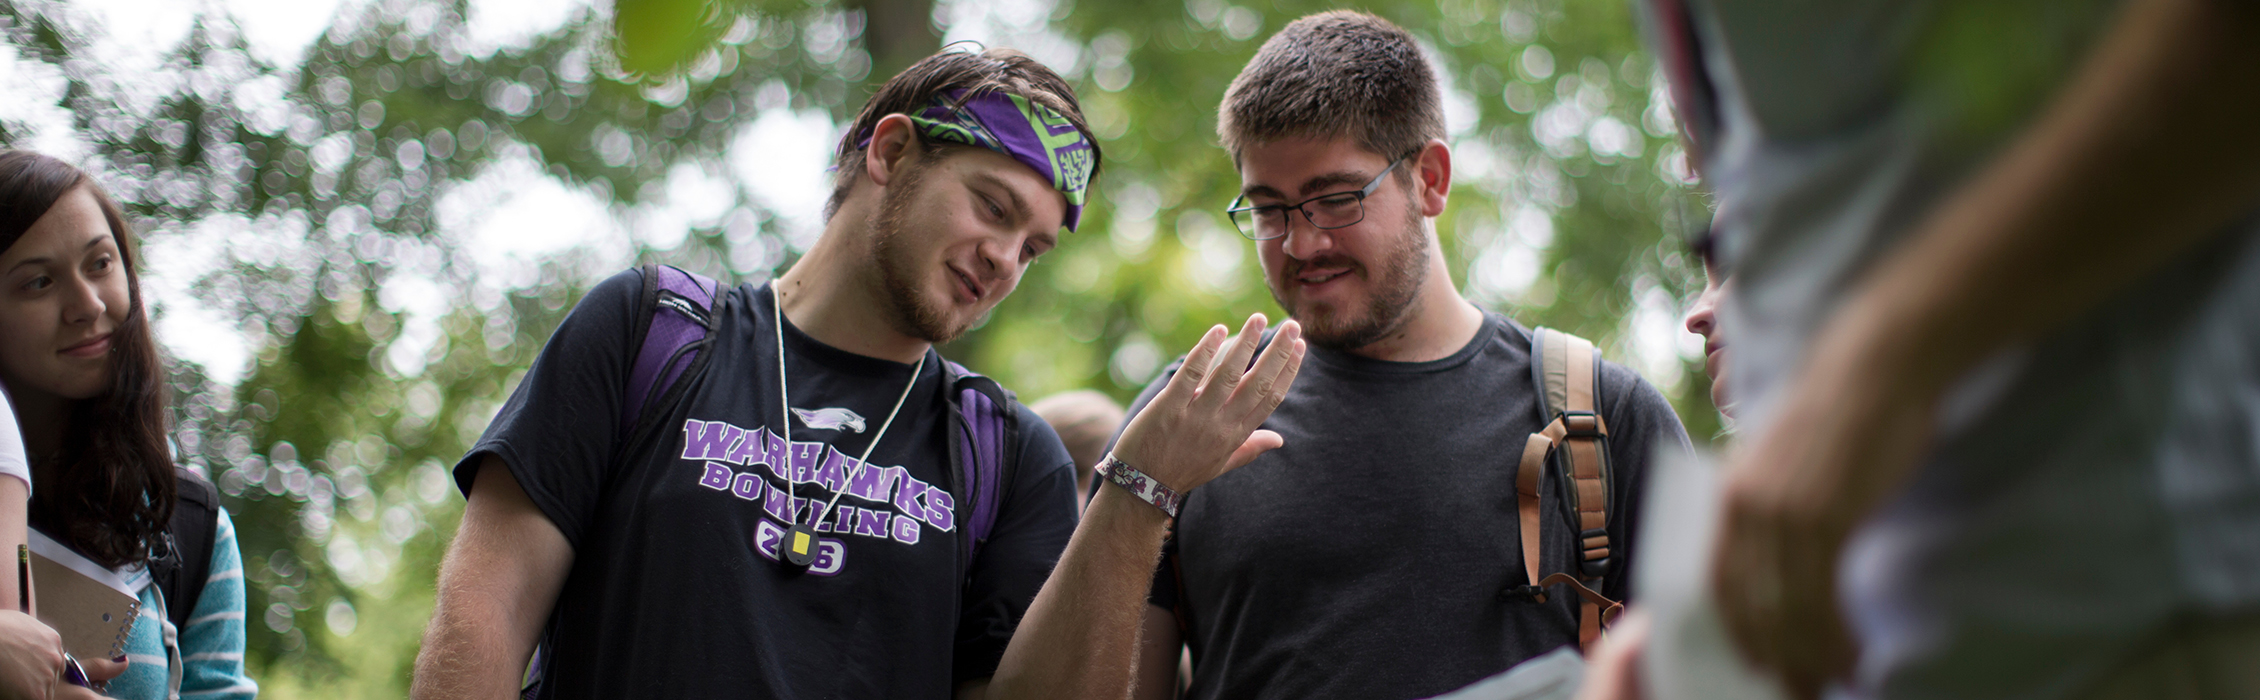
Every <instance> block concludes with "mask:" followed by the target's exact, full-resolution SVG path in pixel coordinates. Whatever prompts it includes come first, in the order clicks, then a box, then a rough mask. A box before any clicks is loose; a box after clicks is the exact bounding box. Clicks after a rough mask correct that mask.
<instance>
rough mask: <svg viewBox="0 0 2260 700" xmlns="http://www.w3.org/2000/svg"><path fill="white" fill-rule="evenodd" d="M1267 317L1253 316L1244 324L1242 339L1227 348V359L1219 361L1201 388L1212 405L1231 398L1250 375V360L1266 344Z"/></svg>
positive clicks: (1241, 330)
mask: <svg viewBox="0 0 2260 700" xmlns="http://www.w3.org/2000/svg"><path fill="white" fill-rule="evenodd" d="M1264 325H1265V319H1264V317H1263V314H1250V315H1248V321H1247V322H1246V323H1243V324H1240V335H1239V337H1238V338H1237V339H1236V340H1235V341H1234V342H1233V343H1232V344H1231V345H1230V346H1228V347H1227V349H1226V350H1225V352H1224V356H1223V357H1220V358H1217V360H1216V369H1215V371H1213V372H1211V373H1210V374H1209V376H1208V378H1207V379H1208V381H1207V382H1206V383H1203V384H1202V385H1201V396H1202V397H1203V398H1205V399H1206V400H1207V402H1208V403H1210V404H1211V405H1214V404H1221V403H1223V402H1224V401H1225V400H1227V399H1229V398H1230V397H1231V395H1232V391H1233V389H1234V388H1235V387H1237V386H1239V384H1240V379H1241V377H1243V376H1245V375H1246V374H1247V373H1248V360H1249V359H1250V358H1252V357H1254V356H1255V354H1256V346H1258V345H1262V344H1263V328H1264Z"/></svg>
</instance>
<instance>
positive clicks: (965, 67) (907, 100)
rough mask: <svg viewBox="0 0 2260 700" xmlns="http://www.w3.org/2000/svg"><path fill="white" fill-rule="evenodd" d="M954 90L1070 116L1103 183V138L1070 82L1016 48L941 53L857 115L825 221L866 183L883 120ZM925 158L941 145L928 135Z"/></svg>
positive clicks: (836, 153) (835, 157)
mask: <svg viewBox="0 0 2260 700" xmlns="http://www.w3.org/2000/svg"><path fill="white" fill-rule="evenodd" d="M951 90H964V91H965V97H966V98H972V97H976V96H979V95H982V94H985V93H989V92H993V91H1002V92H1005V93H1007V94H1012V95H1019V96H1021V97H1023V98H1026V99H1027V100H1028V101H1030V102H1034V103H1037V104H1040V105H1043V106H1045V107H1050V108H1051V109H1052V111H1054V112H1058V113H1059V114H1060V116H1063V117H1066V118H1067V121H1068V123H1071V124H1074V125H1075V130H1076V131H1080V132H1083V139H1084V140H1086V141H1089V142H1090V144H1091V181H1092V182H1097V181H1098V179H1099V164H1100V163H1101V162H1102V160H1103V159H1102V158H1100V155H1099V137H1098V135H1096V134H1093V133H1091V125H1090V123H1089V122H1087V121H1085V120H1084V119H1083V104H1082V103H1081V102H1078V101H1076V99H1075V88H1073V87H1071V86H1069V85H1068V84H1067V80H1066V79H1063V78H1061V77H1059V74H1058V73H1055V72H1052V69H1051V68H1048V67H1046V66H1045V65H1044V64H1042V63H1039V62H1037V61H1036V59H1033V58H1029V57H1028V55H1027V54H1024V53H1021V52H1018V51H1014V50H1012V49H985V50H982V51H979V52H973V51H965V50H960V49H950V48H944V49H942V52H941V53H937V54H934V55H932V56H928V57H926V60H923V61H919V62H918V63H917V64H916V65H912V66H911V67H909V68H906V69H903V71H902V72H901V73H897V74H895V77H893V78H890V79H888V80H887V84H886V85H883V86H880V87H879V92H878V94H875V95H872V96H871V101H870V102H866V103H864V105H863V112H862V113H860V114H857V115H855V123H854V124H852V125H849V126H848V130H847V134H846V135H845V136H843V137H842V138H841V139H840V144H839V147H838V148H836V149H834V150H833V154H832V171H833V173H832V198H831V200H830V201H827V202H825V203H824V219H825V220H827V221H829V220H831V218H832V215H833V214H837V213H839V211H840V205H841V204H844V203H846V202H847V196H848V191H849V190H851V189H853V188H854V186H855V182H856V180H858V179H861V178H862V173H863V152H864V147H863V143H864V139H866V138H869V137H870V135H871V131H872V129H874V128H877V127H878V125H879V120H881V119H885V118H887V115H890V114H913V113H916V112H918V111H919V110H921V109H924V108H925V107H926V104H927V103H929V102H933V101H934V97H935V96H937V95H940V94H942V93H945V92H949V91H951ZM916 133H917V132H916V130H913V131H912V134H913V135H914V136H915V137H916V138H917V139H918V143H919V145H920V146H921V147H923V149H924V152H925V153H929V154H931V153H933V152H934V151H935V149H936V148H937V147H938V146H941V145H943V144H935V143H932V142H929V141H927V140H926V139H925V137H923V136H916Z"/></svg>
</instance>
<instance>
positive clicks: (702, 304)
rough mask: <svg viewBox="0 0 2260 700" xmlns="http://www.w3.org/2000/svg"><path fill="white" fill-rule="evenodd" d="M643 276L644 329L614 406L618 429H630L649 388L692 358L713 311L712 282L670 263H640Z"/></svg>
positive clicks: (661, 385)
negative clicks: (623, 390) (623, 389)
mask: <svg viewBox="0 0 2260 700" xmlns="http://www.w3.org/2000/svg"><path fill="white" fill-rule="evenodd" d="M643 273H644V295H643V299H644V302H643V304H642V305H641V308H642V309H643V310H644V312H645V318H646V322H645V330H644V334H643V344H642V346H641V347H640V348H638V349H637V350H636V364H635V366H634V368H633V369H631V370H630V371H629V372H628V393H627V395H626V396H625V397H623V398H625V399H626V400H625V401H622V402H621V404H620V405H621V411H620V429H621V430H622V431H628V430H633V429H634V428H635V426H636V422H637V421H638V420H639V419H641V418H642V417H643V410H644V406H645V404H647V403H649V402H650V401H651V400H652V399H653V398H654V396H653V394H654V392H655V390H664V389H665V388H666V387H671V386H674V385H675V381H676V380H677V379H681V378H682V376H683V372H684V370H687V369H689V368H690V367H691V363H692V361H694V360H696V359H698V348H699V347H700V346H702V345H703V342H702V341H704V340H706V333H707V329H708V327H709V326H710V325H711V322H710V321H709V320H708V319H707V310H709V309H712V308H714V295H715V292H716V291H717V290H718V289H719V285H717V284H716V283H715V281H714V280H712V279H709V278H707V277H705V276H702V275H699V274H696V273H692V272H685V271H683V270H681V269H678V268H676V267H674V266H671V265H646V266H644V269H643Z"/></svg>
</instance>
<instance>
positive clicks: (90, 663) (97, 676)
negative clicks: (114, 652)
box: [78, 659, 127, 682]
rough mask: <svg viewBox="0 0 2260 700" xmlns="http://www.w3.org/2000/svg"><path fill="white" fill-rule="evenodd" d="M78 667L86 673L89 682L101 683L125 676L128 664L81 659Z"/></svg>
mask: <svg viewBox="0 0 2260 700" xmlns="http://www.w3.org/2000/svg"><path fill="white" fill-rule="evenodd" d="M78 665H79V668H80V669H81V670H84V671H86V679H87V680H90V681H97V682H99V681H106V680H110V679H112V678H116V677H118V676H122V675H125V672H126V667H127V662H125V661H112V660H109V659H79V661H78Z"/></svg>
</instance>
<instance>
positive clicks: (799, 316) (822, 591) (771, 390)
mask: <svg viewBox="0 0 2260 700" xmlns="http://www.w3.org/2000/svg"><path fill="white" fill-rule="evenodd" d="M1080 109H1081V108H1080V106H1079V105H1078V103H1077V102H1076V100H1075V96H1074V94H1073V92H1072V91H1071V90H1070V88H1069V87H1068V85H1067V83H1066V82H1065V81H1063V80H1061V79H1060V77H1059V76H1058V75H1057V74H1055V73H1053V72H1052V71H1051V70H1050V69H1048V68H1045V67H1044V66H1042V65H1041V64H1038V63H1036V62H1035V61H1034V60H1033V59H1030V58H1028V57H1027V56H1025V55H1022V54H1020V53H1018V52H1014V51H1009V50H1003V49H992V50H988V51H982V52H978V53H976V52H966V51H955V50H950V51H944V52H942V53H940V54H936V55H934V56H931V57H929V58H927V59H925V60H923V61H920V62H919V63H918V64H917V65H914V66H912V67H910V68H909V69H906V70H905V71H904V72H903V73H901V74H899V75H897V76H895V77H894V78H892V79H890V80H889V81H887V83H886V85H885V86H883V87H882V88H880V90H879V92H878V93H877V94H876V95H874V96H873V98H872V99H871V101H870V102H869V104H868V105H867V106H866V107H865V108H864V110H863V112H862V113H861V114H860V115H858V116H857V118H856V120H855V122H854V123H853V125H852V126H850V128H849V129H848V130H847V132H846V134H845V135H844V138H843V140H842V141H841V143H840V146H839V148H838V150H837V152H836V159H835V163H836V166H837V175H836V180H835V189H834V191H833V195H832V198H831V201H830V203H829V205H828V206H827V208H826V211H827V217H826V225H825V231H824V234H823V237H822V238H821V239H819V240H818V241H817V243H816V245H815V246H814V247H813V248H811V249H810V250H809V251H808V253H807V255H805V256H803V257H801V258H800V260H799V261H797V262H795V263H794V265H793V267H792V268H791V269H790V270H787V271H786V272H785V273H784V274H783V275H781V276H779V277H778V278H777V279H776V280H775V281H773V282H771V283H768V284H762V285H758V286H757V285H750V284H749V285H743V286H739V287H736V288H734V289H726V290H722V292H721V293H720V294H718V295H716V296H715V297H714V299H713V302H712V306H711V307H710V308H709V309H706V317H705V318H703V319H701V320H702V322H703V324H702V325H703V327H704V328H705V330H706V333H705V338H706V340H705V341H704V342H706V343H707V344H706V345H704V346H702V347H701V349H700V350H699V353H700V355H701V357H700V358H698V359H696V360H694V361H692V363H691V365H690V366H691V367H693V368H694V369H691V370H687V371H686V372H685V374H684V375H683V377H682V379H681V380H680V383H678V384H676V385H675V387H676V388H675V389H672V390H670V391H669V392H667V393H664V394H660V393H657V392H654V393H653V394H652V395H657V396H660V397H662V398H663V399H664V398H665V397H668V396H674V397H676V399H672V400H662V401H655V402H653V403H652V405H650V406H649V407H648V408H646V409H644V410H649V411H656V412H657V413H655V414H649V415H645V416H643V417H642V418H641V419H639V420H638V423H639V424H640V423H641V421H647V420H648V421H655V422H653V423H652V425H655V426H656V428H655V429H652V430H649V431H638V432H636V433H627V432H625V430H624V428H623V424H624V422H625V421H624V416H625V415H630V414H626V413H624V412H623V411H624V409H625V407H624V406H623V402H624V400H626V399H624V397H625V396H627V394H628V393H629V390H628V389H626V388H625V387H628V386H631V385H632V382H631V379H632V377H631V370H632V367H631V365H636V363H635V362H633V361H632V358H636V357H637V356H638V350H637V347H639V346H638V345H636V344H635V343H637V341H638V338H639V335H640V334H639V333H638V331H637V325H636V324H637V319H635V318H633V316H635V315H636V313H637V311H636V310H637V309H638V308H639V307H638V297H639V292H640V290H642V289H644V286H643V285H644V284H645V281H644V279H643V275H644V273H643V272H641V271H630V272H626V273H622V274H620V275H617V276H615V277H613V278H612V279H610V280H608V281H606V282H604V283H602V284H600V285H598V286H597V287H596V288H595V289H594V290H592V291H591V292H590V293H589V295H588V296H587V297H585V298H583V299H582V300H581V301H580V302H579V303H577V304H576V305H575V307H574V309H573V311H572V313H571V315H569V316H568V317H567V318H566V320H565V322H564V323H563V324H562V325H560V326H559V328H558V330H557V332H556V333H555V335H553V336H552V337H551V339H550V340H549V342H548V344H547V345H546V346H545V347H544V348H543V350H542V353H541V355H540V357H539V358H538V359H536V360H535V362H534V365H533V367H532V369H531V370H529V371H528V373H527V375H526V378H525V380H524V381H523V383H521V384H520V385H519V386H518V388H517V390H516V392H515V393H514V394H513V395H512V396H511V398H510V400H509V402H508V403H506V404H505V405H504V406H503V407H502V409H501V410H500V412H499V413H498V415H497V416H496V417H495V420H494V422H493V423H492V424H490V425H489V426H488V428H487V431H486V434H485V435H484V436H483V437H481V438H480V439H479V441H478V442H477V443H476V444H475V445H474V446H473V447H472V448H471V450H470V452H469V453H468V454H466V455H465V456H464V458H463V460H462V461H461V462H460V463H459V464H458V465H457V467H456V471H455V473H456V481H457V484H458V486H459V487H460V488H461V489H462V490H463V492H464V494H465V496H466V498H467V499H468V504H467V505H466V506H465V509H464V514H463V520H462V525H461V527H460V529H459V530H458V534H457V535H456V539H455V541H454V542H453V543H451V544H450V546H449V549H448V553H447V557H446V560H445V561H444V563H443V564H442V565H441V570H440V576H439V592H438V596H439V597H438V604H437V609H436V610H435V612H434V614H433V617H432V621H431V625H430V627H429V629H428V630H427V632H426V634H425V642H424V646H423V650H422V653H421V654H420V655H419V656H418V658H417V663H416V666H417V668H416V678H415V687H414V694H415V695H416V697H419V698H504V697H517V696H518V695H519V694H520V693H521V692H522V691H521V687H522V681H521V679H522V678H524V677H525V676H527V675H532V676H534V680H536V681H537V682H538V685H536V686H535V689H534V690H533V691H532V692H531V693H529V694H531V695H535V696H537V697H542V698H580V697H601V698H623V697H639V698H640V697H686V698H716V697H761V698H875V699H876V698H937V697H951V696H955V697H960V698H981V697H984V696H985V695H987V693H986V686H987V684H988V679H989V677H990V676H991V675H992V673H993V672H994V670H995V669H996V668H997V666H998V658H999V656H1000V655H1001V654H1003V653H1004V651H1005V645H1006V643H1007V640H1008V639H1012V638H1014V630H1015V626H1016V623H1018V622H1020V620H1021V618H1022V613H1023V611H1025V610H1027V609H1028V607H1029V604H1030V601H1031V599H1032V598H1033V597H1034V596H1035V595H1036V592H1037V589H1038V587H1039V586H1040V585H1042V584H1043V583H1044V581H1045V579H1046V576H1047V575H1048V574H1050V573H1051V572H1052V569H1053V565H1054V563H1055V562H1056V561H1057V560H1058V557H1059V556H1060V553H1061V550H1062V548H1063V547H1065V546H1066V545H1067V543H1068V538H1069V536H1070V534H1071V533H1072V532H1073V531H1074V529H1075V526H1076V511H1075V497H1074V496H1073V495H1072V494H1071V493H1070V491H1071V489H1072V488H1073V484H1074V465H1073V463H1072V460H1071V458H1070V457H1069V456H1068V453H1067V451H1066V450H1065V449H1064V448H1063V447H1062V446H1061V445H1060V442H1059V439H1058V437H1057V436H1056V435H1054V434H1053V432H1052V431H1051V429H1050V428H1049V427H1047V426H1045V424H1044V422H1043V421H1042V419H1040V418H1038V417H1036V416H1035V415H1034V414H1033V413H1032V412H1030V411H1029V410H1028V409H1027V408H1026V407H1025V406H1021V405H1019V404H1018V403H1017V402H1015V401H1011V400H1010V399H1009V398H1002V397H1001V392H1000V398H998V399H980V398H978V397H977V396H975V395H976V394H979V395H982V396H986V395H987V392H986V391H980V392H976V391H974V390H971V389H967V390H965V391H963V392H960V391H959V390H958V389H959V388H960V387H962V386H964V385H965V383H964V382H963V381H961V380H959V379H953V377H959V376H961V371H960V370H958V369H956V368H954V367H950V366H948V365H946V361H944V360H943V359H941V357H940V356H939V355H938V354H936V352H935V351H934V348H933V346H934V344H936V343H942V342H946V341H948V340H950V339H952V338H956V337H958V336H959V335H960V334H962V333H963V332H965V330H966V329H967V328H969V327H971V326H972V324H973V323H974V322H975V321H976V320H978V319H979V318H981V316H982V315H983V314H985V313H988V312H989V311H990V310H991V309H993V308H994V307H995V306H996V305H997V303H998V302H999V301H1001V300H1003V299H1004V298H1005V296H1006V295H1009V294H1011V293H1012V291H1013V289H1014V287H1015V286H1016V285H1018V284H1019V282H1020V279H1021V276H1022V274H1024V273H1025V272H1026V271H1027V269H1028V265H1029V264H1031V263H1033V262H1034V261H1035V260H1036V259H1037V258H1038V257H1039V256H1041V255H1043V254H1044V253H1045V252H1047V251H1049V250H1051V249H1052V247H1053V246H1054V245H1055V244H1056V243H1057V242H1058V240H1059V237H1060V236H1061V235H1063V234H1065V235H1072V233H1073V231H1074V230H1075V227H1076V224H1077V222H1078V221H1079V219H1080V216H1081V213H1082V204H1083V202H1084V201H1085V200H1084V195H1085V192H1086V191H1087V188H1088V186H1089V184H1090V183H1091V181H1092V179H1093V177H1094V176H1095V175H1096V173H1097V169H1098V166H1099V151H1098V146H1097V144H1096V142H1095V141H1093V140H1092V137H1091V135H1090V131H1089V129H1088V128H1087V127H1086V126H1085V123H1084V120H1083V117H1082V114H1081V111H1080ZM653 272H654V274H659V275H666V274H669V273H668V272H667V271H665V270H661V269H657V268H654V269H653ZM671 303H673V304H675V305H674V306H670V307H669V308H675V309H681V308H684V307H683V306H682V304H683V303H686V302H685V300H684V299H682V298H680V295H677V297H675V298H672V301H671ZM692 303H695V302H692ZM670 313H673V312H670ZM1290 325H1291V324H1290ZM1253 327H1255V328H1257V329H1259V330H1260V329H1261V327H1262V324H1261V322H1260V318H1259V320H1258V321H1256V322H1255V325H1254V326H1253ZM1224 336H1225V333H1224V331H1223V329H1222V328H1221V327H1219V328H1217V329H1215V330H1214V331H1213V332H1212V333H1210V335H1209V337H1208V338H1207V339H1206V340H1204V341H1203V344H1202V345H1200V346H1199V347H1197V348H1196V350H1195V352H1196V353H1200V352H1208V353H1210V354H1212V355H1213V354H1214V353H1216V352H1217V349H1218V348H1219V347H1221V345H1222V343H1223V339H1224ZM645 340H649V339H648V338H645ZM684 347H686V348H687V347H692V346H684ZM1280 354H1282V353H1273V355H1280ZM1239 357H1240V358H1241V360H1242V361H1243V362H1245V361H1246V357H1247V355H1245V354H1243V355H1240V356H1239ZM1280 362H1281V360H1279V359H1273V360H1271V364H1272V365H1274V366H1275V365H1278V364H1280ZM1232 374H1233V375H1234V376H1237V375H1238V373H1237V372H1234V373H1232ZM1276 374H1277V373H1276V372H1274V373H1273V376H1276ZM981 381H986V380H985V379H983V380H981ZM945 382H949V384H948V386H947V388H945ZM654 386H659V385H654ZM1211 395H1213V396H1222V395H1223V392H1219V393H1214V394H1211ZM637 398H639V399H640V398H641V397H637ZM976 401H989V402H990V403H987V404H983V405H987V406H995V405H996V403H995V402H996V401H1002V402H1003V403H1005V404H1009V405H1008V406H1007V407H1006V410H1008V411H1009V413H1008V414H1005V415H1003V416H1001V418H1000V420H1003V421H1007V422H1010V423H1013V424H1016V425H1017V426H1018V427H1017V429H1016V430H1014V431H1012V432H1011V435H1012V436H1014V437H1008V438H1005V440H1007V441H1008V442H1006V443H1005V444H996V445H994V447H995V449H996V450H997V451H999V452H1002V453H1004V454H1005V455H1006V456H1005V457H1004V459H1006V460H1007V461H1006V462H1005V464H1006V465H1007V466H1005V467H1003V469H1002V470H1001V471H1000V472H993V473H991V476H994V477H995V478H994V479H991V480H989V481H988V488H989V490H988V491H986V492H982V493H985V494H986V495H983V496H981V501H980V503H979V505H978V506H975V505H974V504H973V501H971V500H970V499H971V497H972V496H971V494H970V493H969V492H968V491H966V490H965V489H967V488H970V487H968V486H965V485H963V484H960V483H959V482H963V481H968V480H970V479H971V477H970V476H968V474H970V473H971V472H969V471H967V472H958V473H953V471H955V470H953V469H952V465H953V464H957V463H956V462H953V461H952V460H953V459H956V458H957V454H958V453H956V452H955V451H956V450H957V448H958V447H959V446H960V441H961V440H972V439H975V437H977V436H974V435H970V434H968V432H969V431H968V430H967V429H965V426H966V424H967V423H968V421H964V420H960V416H963V415H969V414H970V413H971V412H973V411H976V410H979V409H976V408H969V406H972V405H974V402H976ZM1247 407H1248V406H1247V404H1246V403H1245V402H1239V403H1218V404H1214V405H1211V404H1195V405H1187V406H1184V407H1182V409H1183V410H1180V411H1178V412H1176V413H1174V414H1173V417H1174V418H1175V419H1177V420H1181V421H1184V422H1185V423H1188V424H1191V425H1195V426H1202V427H1204V428H1207V429H1208V433H1201V432H1200V431H1197V430H1195V431H1187V435H1195V434H1196V433H1197V434H1209V433H1214V434H1216V437H1214V438H1213V439H1209V440H1205V441H1204V440H1199V439H1188V440H1178V441H1177V442H1176V443H1173V444H1178V445H1180V446H1182V445H1194V446H1206V445H1210V444H1220V443H1221V442H1223V441H1225V439H1226V438H1229V442H1230V445H1229V446H1223V447H1218V448H1215V449H1217V450H1221V451H1215V452H1214V454H1207V453H1203V454H1201V455H1200V456H1199V457H1198V458H1197V459H1190V460H1177V461H1164V462H1159V463H1162V464H1170V463H1177V462H1179V461H1181V462H1184V463H1188V464H1192V465H1194V467H1195V468H1198V469H1203V470H1214V469H1217V468H1220V467H1221V466H1222V465H1223V463H1224V461H1225V457H1226V456H1228V454H1229V452H1230V450H1231V449H1232V448H1233V447H1237V446H1238V445H1240V444H1241V443H1242V441H1245V440H1246V439H1247V438H1248V435H1249V432H1250V431H1251V430H1253V427H1254V426H1253V425H1252V424H1248V425H1246V426H1245V427H1232V428H1230V429H1231V430H1237V435H1236V436H1225V435H1222V432H1223V431H1225V430H1226V428H1223V427H1217V426H1239V425H1240V424H1241V423H1243V422H1244V421H1241V420H1240V419H1239V418H1237V416H1238V414H1237V413H1236V414H1234V417H1232V418H1230V419H1223V418H1219V417H1218V415H1217V411H1219V410H1225V409H1231V410H1236V411H1240V412H1245V410H1246V409H1247ZM1266 408H1268V406H1266ZM972 430H978V429H977V428H976V429H972ZM1195 436H1196V437H1197V435H1195ZM1013 465H1016V466H1013ZM1161 473H1162V474H1170V475H1174V473H1172V472H1169V471H1167V470H1164V471H1162V472H1161ZM843 497H847V498H843ZM961 497H962V498H961ZM1094 507H1096V506H1094ZM984 511H985V512H984ZM984 515H988V516H993V520H992V521H990V522H992V523H993V527H991V528H990V529H989V530H988V531H987V532H986V533H985V534H980V535H976V534H973V533H974V531H975V528H974V525H976V524H977V523H978V522H980V519H981V518H982V517H984ZM810 540H813V541H814V543H815V544H816V545H817V546H815V547H813V548H808V549H798V550H795V549H790V548H795V547H800V546H801V545H805V544H808V543H809V541H810ZM787 542H790V543H791V544H786V543H787ZM976 548H977V549H976ZM802 553H805V555H806V558H796V557H795V556H794V555H795V554H802ZM537 643H540V644H541V649H542V655H541V656H540V657H539V660H538V662H536V663H534V664H532V669H531V673H530V674H529V663H528V660H529V658H530V657H532V655H533V652H534V650H535V649H536V645H537Z"/></svg>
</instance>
